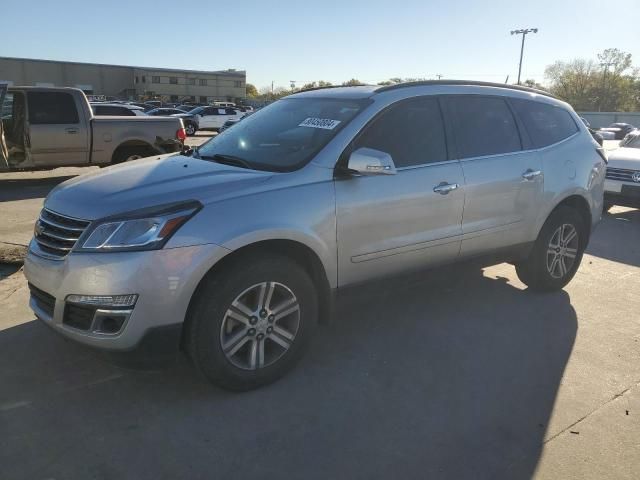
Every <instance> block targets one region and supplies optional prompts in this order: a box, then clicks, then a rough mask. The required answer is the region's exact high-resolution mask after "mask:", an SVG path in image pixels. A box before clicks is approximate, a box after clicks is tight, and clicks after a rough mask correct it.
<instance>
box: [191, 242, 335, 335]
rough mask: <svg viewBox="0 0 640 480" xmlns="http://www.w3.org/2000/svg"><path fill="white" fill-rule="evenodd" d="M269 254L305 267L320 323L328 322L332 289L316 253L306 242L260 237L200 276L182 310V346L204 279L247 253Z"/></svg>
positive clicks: (330, 311)
mask: <svg viewBox="0 0 640 480" xmlns="http://www.w3.org/2000/svg"><path fill="white" fill-rule="evenodd" d="M270 253H271V254H277V255H282V256H285V257H288V258H290V259H292V260H293V261H295V262H296V263H297V264H298V265H300V266H301V267H302V268H304V270H305V271H306V272H307V273H308V274H309V276H310V277H311V280H312V281H313V283H314V285H315V286H316V288H317V290H318V305H319V312H318V313H319V316H318V318H319V319H320V322H321V323H328V322H329V319H330V318H331V316H332V313H333V308H334V289H333V288H332V287H331V285H330V282H329V277H328V276H327V271H326V269H325V266H324V264H323V263H322V260H321V259H320V257H319V256H318V254H317V253H316V252H315V251H314V250H313V249H312V248H311V247H309V246H308V245H305V244H304V243H302V242H299V241H296V240H290V239H269V240H260V241H256V242H254V243H250V244H247V245H244V246H242V247H240V248H238V249H235V250H233V251H231V252H230V253H228V254H227V255H225V256H224V257H223V258H222V259H220V260H219V261H218V262H217V263H216V264H214V265H213V266H212V267H211V268H210V269H209V270H208V271H207V272H206V273H205V274H204V275H203V277H202V278H201V279H200V281H199V282H198V285H197V286H196V288H195V290H194V291H193V294H192V295H191V299H190V300H189V306H188V308H187V311H186V313H185V318H184V326H183V329H182V338H181V342H180V343H181V345H182V346H183V347H184V342H185V339H186V338H187V335H188V329H189V328H190V321H191V320H190V319H191V311H192V308H193V307H194V305H195V300H196V299H197V297H198V295H199V294H200V292H201V291H202V288H204V285H205V283H206V280H207V279H208V278H209V277H210V276H212V275H217V274H220V273H221V272H223V271H224V270H226V269H228V268H233V266H234V264H236V263H240V262H241V261H242V259H243V258H246V257H248V256H250V255H268V254H270Z"/></svg>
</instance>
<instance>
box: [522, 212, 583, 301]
mask: <svg viewBox="0 0 640 480" xmlns="http://www.w3.org/2000/svg"><path fill="white" fill-rule="evenodd" d="M587 234H588V232H587V229H586V226H585V224H584V221H583V220H582V217H581V216H580V213H579V212H578V211H576V210H575V209H573V208H570V207H564V206H563V207H560V208H558V209H556V210H555V211H554V212H552V213H551V215H550V216H549V218H548V219H547V221H546V222H545V224H544V226H543V227H542V230H540V233H539V235H538V238H537V239H536V242H535V244H534V246H533V249H532V250H531V253H530V254H529V256H528V257H527V258H526V259H525V260H524V261H521V262H518V263H516V273H517V274H518V278H519V279H520V280H521V281H522V283H524V284H525V285H527V286H528V287H529V288H530V289H531V290H534V291H541V292H548V291H554V290H560V289H562V288H563V287H564V286H565V285H567V284H568V283H569V282H570V281H571V279H572V278H573V276H574V275H575V274H576V271H577V270H578V267H579V266H580V262H581V261H582V255H583V253H584V249H585V248H586V244H587Z"/></svg>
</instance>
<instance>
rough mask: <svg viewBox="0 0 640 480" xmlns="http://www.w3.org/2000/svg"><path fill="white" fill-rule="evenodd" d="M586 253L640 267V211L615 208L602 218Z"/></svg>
mask: <svg viewBox="0 0 640 480" xmlns="http://www.w3.org/2000/svg"><path fill="white" fill-rule="evenodd" d="M586 253H588V254H590V255H594V256H596V257H600V258H605V259H607V260H611V261H614V262H619V263H626V264H628V265H633V266H636V267H637V266H640V210H636V209H629V208H621V207H613V209H612V210H611V211H610V212H609V213H605V214H604V215H603V216H602V222H600V225H598V228H596V230H595V231H594V233H593V235H592V236H591V240H590V241H589V246H588V248H587V251H586Z"/></svg>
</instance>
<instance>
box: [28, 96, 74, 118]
mask: <svg viewBox="0 0 640 480" xmlns="http://www.w3.org/2000/svg"><path fill="white" fill-rule="evenodd" d="M27 98H28V102H29V123H31V124H32V125H51V124H75V123H79V122H80V120H79V118H78V109H77V108H76V103H75V101H74V100H73V96H71V95H70V94H68V93H64V92H29V94H28V96H27Z"/></svg>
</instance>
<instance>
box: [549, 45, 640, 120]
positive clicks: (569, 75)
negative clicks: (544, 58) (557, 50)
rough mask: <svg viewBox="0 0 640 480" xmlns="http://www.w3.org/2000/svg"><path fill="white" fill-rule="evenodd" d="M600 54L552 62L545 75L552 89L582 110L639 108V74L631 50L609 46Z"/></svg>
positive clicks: (627, 109) (630, 109)
mask: <svg viewBox="0 0 640 480" xmlns="http://www.w3.org/2000/svg"><path fill="white" fill-rule="evenodd" d="M597 58H598V61H597V62H596V61H594V60H585V59H575V60H571V61H569V62H563V61H557V62H555V63H554V64H552V65H549V66H548V67H547V68H546V70H545V77H546V79H547V80H548V82H549V90H550V91H551V93H553V94H554V95H556V96H557V97H559V98H561V99H563V100H565V101H567V102H569V103H570V104H571V105H572V106H573V108H575V109H576V110H581V111H594V110H600V111H633V110H638V109H639V108H640V98H639V95H638V83H639V78H638V71H637V70H636V69H633V65H632V58H631V54H629V53H625V52H622V51H620V50H618V49H616V48H608V49H606V50H604V51H603V52H602V53H600V54H598V55H597Z"/></svg>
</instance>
